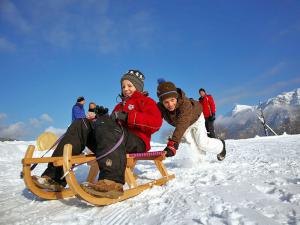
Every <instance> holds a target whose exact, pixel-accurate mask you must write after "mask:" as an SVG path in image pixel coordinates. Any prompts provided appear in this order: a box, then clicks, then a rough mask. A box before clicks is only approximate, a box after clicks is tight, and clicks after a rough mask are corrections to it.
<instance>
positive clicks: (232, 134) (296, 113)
mask: <svg viewBox="0 0 300 225" xmlns="http://www.w3.org/2000/svg"><path fill="white" fill-rule="evenodd" d="M261 111H262V112H263V114H264V116H265V119H266V122H267V124H268V125H269V126H270V127H271V128H272V129H273V130H274V131H275V132H276V133H278V134H282V133H284V132H287V133H289V134H297V133H300V88H298V89H296V90H294V91H291V92H285V93H282V94H280V95H278V96H276V97H274V98H271V99H268V100H267V101H265V102H263V103H261V104H260V105H258V106H248V105H236V106H235V107H234V108H233V110H232V111H231V112H230V113H228V114H227V115H226V116H225V117H220V118H218V119H217V120H216V132H217V134H218V135H219V136H220V137H222V138H234V139H239V138H251V137H255V136H256V135H264V130H263V126H262V124H261V122H260V121H259V120H258V118H257V114H258V115H261Z"/></svg>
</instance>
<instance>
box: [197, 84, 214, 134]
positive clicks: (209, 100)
mask: <svg viewBox="0 0 300 225" xmlns="http://www.w3.org/2000/svg"><path fill="white" fill-rule="evenodd" d="M199 95H200V98H199V102H200V103H201V105H202V108H203V115H204V118H205V127H206V130H207V132H208V136H209V137H211V138H215V137H216V134H215V128H214V120H215V119H216V104H215V101H214V99H213V97H212V96H211V95H208V94H206V91H205V90H204V89H203V88H200V89H199Z"/></svg>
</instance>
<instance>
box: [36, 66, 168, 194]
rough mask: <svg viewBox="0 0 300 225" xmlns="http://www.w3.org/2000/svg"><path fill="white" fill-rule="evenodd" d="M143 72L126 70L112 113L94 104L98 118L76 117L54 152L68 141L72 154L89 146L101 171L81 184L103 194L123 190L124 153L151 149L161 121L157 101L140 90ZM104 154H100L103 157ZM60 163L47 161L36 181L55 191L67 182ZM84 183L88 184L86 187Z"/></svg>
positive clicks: (60, 151)
mask: <svg viewBox="0 0 300 225" xmlns="http://www.w3.org/2000/svg"><path fill="white" fill-rule="evenodd" d="M143 88H144V75H143V74H142V73H141V72H140V71H138V70H129V71H128V72H127V73H126V74H124V75H123V76H122V78H121V90H122V94H121V99H122V101H121V102H120V103H119V104H117V105H116V107H115V109H114V110H113V113H112V115H111V116H109V115H108V114H107V109H105V108H104V107H102V106H101V107H99V106H98V107H97V109H96V114H97V120H96V121H92V120H88V119H82V120H76V121H74V122H73V123H72V124H71V126H70V127H69V128H68V131H67V132H66V134H65V136H64V138H63V139H62V140H61V142H60V143H59V145H58V146H57V148H56V150H55V151H54V153H53V156H61V155H62V153H63V146H64V145H65V144H66V143H71V144H72V146H73V154H74V155H76V154H80V153H81V152H82V151H83V150H84V148H85V146H88V147H89V149H91V150H92V151H93V152H94V153H95V154H96V157H97V158H98V157H101V158H100V159H99V160H97V162H98V166H99V169H100V174H99V178H98V182H97V183H96V184H92V183H89V184H87V185H86V186H85V187H83V188H84V189H85V190H86V191H89V190H90V188H92V189H94V190H96V191H97V192H98V193H99V195H101V196H103V197H113V198H115V197H118V196H119V195H122V194H123V184H124V183H125V178H124V175H125V168H126V153H136V152H145V151H148V150H149V149H150V139H151V135H152V134H153V133H154V132H156V131H158V130H159V129H160V127H161V125H162V118H161V114H160V111H159V109H158V107H157V105H156V102H155V101H154V100H153V99H151V98H150V97H147V95H146V94H145V93H144V92H143ZM102 156H103V157H102ZM62 175H63V172H62V169H61V167H54V166H53V164H51V163H49V164H48V168H47V169H46V171H45V172H44V173H43V174H42V177H37V179H35V180H36V184H37V185H38V186H40V187H42V188H46V189H49V190H52V191H57V190H59V189H61V188H62V187H63V186H65V185H66V182H65V180H61V179H60V177H61V176H62ZM86 187H87V188H86Z"/></svg>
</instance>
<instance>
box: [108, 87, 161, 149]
mask: <svg viewBox="0 0 300 225" xmlns="http://www.w3.org/2000/svg"><path fill="white" fill-rule="evenodd" d="M114 111H123V112H127V113H128V119H127V124H123V126H124V127H127V128H128V130H129V131H131V132H132V133H134V134H136V135H137V136H138V137H140V138H141V139H142V140H143V141H144V142H145V145H146V150H147V151H148V150H150V148H151V147H150V140H151V135H152V134H153V133H155V132H156V131H158V130H159V129H160V127H161V125H162V117H161V113H160V111H159V109H158V107H157V105H156V102H155V101H154V100H153V99H152V98H150V97H147V96H146V95H145V94H143V93H141V92H138V91H135V92H134V93H133V95H132V96H131V97H130V98H128V99H123V100H122V102H120V103H119V104H118V105H116V107H115V109H114V110H113V112H114Z"/></svg>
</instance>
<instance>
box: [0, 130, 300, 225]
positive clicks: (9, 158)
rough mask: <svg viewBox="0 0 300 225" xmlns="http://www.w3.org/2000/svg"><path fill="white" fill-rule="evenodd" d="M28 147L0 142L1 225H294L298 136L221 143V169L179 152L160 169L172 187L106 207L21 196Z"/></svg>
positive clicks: (143, 173)
mask: <svg viewBox="0 0 300 225" xmlns="http://www.w3.org/2000/svg"><path fill="white" fill-rule="evenodd" d="M29 144H34V142H0V152H1V158H0V161H1V164H0V202H1V207H0V224H26V225H27V224H65V225H68V224H72V225H73V224H82V225H83V224H178V225H179V224H212V225H220V224H230V225H235V224H236V225H252V224H258V225H266V224H267V225H275V224H276V225H277V224H289V225H291V224H295V225H296V224H300V188H299V186H300V167H299V163H300V135H284V136H277V137H257V138H253V139H244V140H228V141H226V146H227V152H228V153H227V154H228V156H227V158H226V159H225V160H224V161H223V162H218V161H217V160H216V156H215V155H211V154H206V155H205V156H203V155H201V154H199V152H197V150H195V149H189V148H188V146H187V145H185V144H182V145H181V146H180V149H179V150H178V154H177V155H176V156H175V157H173V158H168V159H167V160H166V161H165V165H166V167H167V168H168V170H169V172H170V173H175V175H176V178H175V179H174V180H172V181H170V182H169V183H168V184H167V185H165V186H163V187H154V188H152V189H150V190H146V191H145V192H143V193H142V194H140V195H139V196H136V197H134V198H132V199H128V200H126V201H124V202H120V203H117V204H114V205H110V206H106V207H94V206H91V205H89V204H86V203H85V202H83V201H81V200H79V199H77V198H70V199H65V200H60V201H45V200H41V199H39V198H37V197H35V196H34V195H33V194H31V193H30V192H28V190H26V189H25V186H24V183H23V180H21V179H20V178H19V174H20V171H21V169H22V166H21V159H22V158H23V156H24V153H25V151H26V148H27V146H28V145H29ZM152 146H153V149H154V150H161V149H162V148H163V147H164V146H165V145H162V144H159V143H152ZM41 154H43V152H37V153H36V156H38V155H41ZM45 166H46V165H39V166H37V168H36V169H35V171H34V173H36V174H40V173H41V172H42V171H43V170H44V168H45ZM87 171H88V168H87V167H86V166H82V167H80V168H79V169H78V170H77V171H76V174H77V175H78V177H79V178H80V179H82V180H84V178H85V177H86V174H87ZM135 173H136V174H138V175H139V176H140V177H141V178H142V179H141V182H143V181H145V179H146V177H155V176H158V172H157V171H156V169H155V166H154V165H152V163H150V162H141V163H139V164H138V165H137V167H136V169H135Z"/></svg>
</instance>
